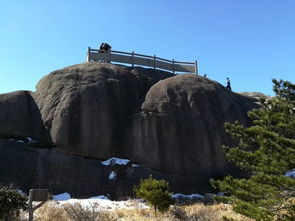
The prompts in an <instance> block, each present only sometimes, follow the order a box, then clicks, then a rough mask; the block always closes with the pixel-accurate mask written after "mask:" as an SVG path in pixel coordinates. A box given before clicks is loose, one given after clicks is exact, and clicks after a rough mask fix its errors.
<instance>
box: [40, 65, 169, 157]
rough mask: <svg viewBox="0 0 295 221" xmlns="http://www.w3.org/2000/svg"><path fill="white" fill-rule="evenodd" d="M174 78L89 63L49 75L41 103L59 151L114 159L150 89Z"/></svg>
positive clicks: (117, 66)
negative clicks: (124, 131) (122, 138)
mask: <svg viewBox="0 0 295 221" xmlns="http://www.w3.org/2000/svg"><path fill="white" fill-rule="evenodd" d="M171 76H172V75H171V74H170V73H167V72H163V71H157V70H152V69H144V68H129V67H125V66H119V65H111V64H102V63H84V64H79V65H74V66H70V67H67V68H64V69H62V70H58V71H55V72H53V73H51V74H49V75H47V76H45V77H44V78H43V79H42V80H41V81H40V82H39V83H38V85H37V91H36V102H37V104H38V106H39V108H40V111H41V114H42V118H43V121H44V122H45V125H46V126H47V129H48V131H49V133H50V135H51V139H52V143H53V144H54V145H55V146H56V147H57V148H58V149H61V150H63V151H66V152H69V153H74V154H78V155H82V156H87V157H92V158H100V159H103V158H109V157H110V156H112V155H114V154H115V153H116V147H117V145H116V142H117V139H118V137H119V135H120V133H122V131H123V130H124V126H125V124H126V123H127V120H128V117H129V115H130V114H132V113H134V112H136V111H137V109H138V108H139V107H140V105H141V103H142V100H143V99H144V96H145V94H146V92H147V91H148V89H149V88H150V87H151V86H152V85H153V84H155V83H156V82H157V81H159V80H161V79H164V78H167V77H171Z"/></svg>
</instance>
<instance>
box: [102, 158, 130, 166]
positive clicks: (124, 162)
mask: <svg viewBox="0 0 295 221" xmlns="http://www.w3.org/2000/svg"><path fill="white" fill-rule="evenodd" d="M129 162H130V160H128V159H122V158H117V157H112V158H110V159H108V160H106V161H102V162H101V163H102V164H103V165H105V166H110V165H115V164H118V165H127V164H128V163H129Z"/></svg>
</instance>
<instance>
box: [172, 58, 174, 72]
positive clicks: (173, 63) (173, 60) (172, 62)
mask: <svg viewBox="0 0 295 221" xmlns="http://www.w3.org/2000/svg"><path fill="white" fill-rule="evenodd" d="M174 63H175V61H174V59H173V60H172V70H173V74H175V67H174Z"/></svg>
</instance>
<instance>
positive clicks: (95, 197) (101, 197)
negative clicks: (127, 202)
mask: <svg viewBox="0 0 295 221" xmlns="http://www.w3.org/2000/svg"><path fill="white" fill-rule="evenodd" d="M88 199H89V200H97V199H101V200H110V199H109V198H108V197H107V196H104V195H99V196H92V197H90V198H88Z"/></svg>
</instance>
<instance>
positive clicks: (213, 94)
mask: <svg viewBox="0 0 295 221" xmlns="http://www.w3.org/2000/svg"><path fill="white" fill-rule="evenodd" d="M253 107H255V105H254V104H253V101H252V100H251V99H249V98H247V97H243V96H241V95H238V94H235V93H233V92H231V91H228V90H226V89H225V88H224V87H223V86H222V85H220V84H218V83H217V82H214V81H210V80H208V79H206V78H203V77H200V76H196V75H192V74H183V75H178V76H175V77H172V78H168V79H165V80H163V81H161V82H159V83H157V84H155V85H154V86H153V87H152V88H151V89H150V90H149V92H148V93H147V95H146V99H145V102H144V103H143V104H142V112H141V113H139V114H137V115H136V116H134V118H133V121H132V122H131V124H130V127H129V129H128V130H126V136H125V141H124V142H123V143H124V145H126V146H125V147H126V148H124V150H126V151H128V152H129V153H128V155H129V157H130V158H131V159H132V160H134V161H138V162H142V163H144V164H146V165H148V166H149V167H151V168H154V169H157V170H161V171H165V172H168V173H175V174H183V175H195V176H198V177H199V180H200V181H201V180H203V179H204V180H208V178H209V177H212V176H221V175H224V174H227V173H230V171H232V167H231V166H230V165H228V163H227V162H226V160H225V157H224V154H223V150H222V148H221V146H222V145H223V144H227V145H228V144H231V143H232V141H231V140H230V139H229V137H228V136H227V135H226V134H225V131H224V129H223V125H224V123H225V122H233V121H236V120H238V121H240V122H241V123H243V124H248V123H249V122H248V120H247V116H246V113H247V111H248V110H250V109H252V108H253ZM147 156H148V157H147Z"/></svg>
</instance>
